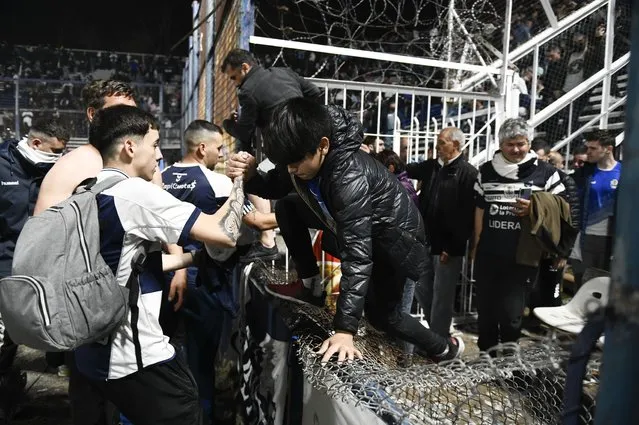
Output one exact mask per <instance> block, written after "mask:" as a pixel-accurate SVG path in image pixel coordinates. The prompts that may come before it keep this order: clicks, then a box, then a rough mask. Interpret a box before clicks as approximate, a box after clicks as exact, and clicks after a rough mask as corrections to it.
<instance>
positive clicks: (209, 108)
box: [204, 0, 216, 121]
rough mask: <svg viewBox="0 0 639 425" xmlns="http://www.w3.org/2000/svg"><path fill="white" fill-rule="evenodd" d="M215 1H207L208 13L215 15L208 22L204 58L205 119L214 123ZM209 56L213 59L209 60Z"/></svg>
mask: <svg viewBox="0 0 639 425" xmlns="http://www.w3.org/2000/svg"><path fill="white" fill-rule="evenodd" d="M214 10H215V1H214V0H206V12H207V14H208V13H211V12H213V14H212V15H211V16H209V18H208V20H207V21H206V41H205V43H204V45H205V50H204V55H205V56H204V57H205V60H206V61H207V62H206V71H205V72H206V95H205V98H206V111H205V118H206V119H207V120H208V121H213V91H214V90H215V69H214V67H215V52H214V51H213V43H214V42H215V34H213V33H214V32H215V16H216V13H215V12H214ZM209 54H211V55H212V56H213V57H212V58H209Z"/></svg>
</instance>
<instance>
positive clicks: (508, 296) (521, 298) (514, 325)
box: [475, 256, 537, 351]
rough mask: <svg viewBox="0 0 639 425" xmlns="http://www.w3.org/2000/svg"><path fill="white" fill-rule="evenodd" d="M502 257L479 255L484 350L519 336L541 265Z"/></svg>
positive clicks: (477, 270) (479, 310)
mask: <svg viewBox="0 0 639 425" xmlns="http://www.w3.org/2000/svg"><path fill="white" fill-rule="evenodd" d="M500 260H502V259H500V258H496V257H494V256H493V257H488V256H478V258H477V262H476V265H475V279H476V282H477V315H478V321H479V339H478V341H477V345H478V346H479V349H480V350H482V351H486V350H488V349H489V348H491V347H494V346H495V345H497V344H498V343H500V342H501V343H506V342H515V341H517V340H518V339H519V334H520V331H521V322H522V316H523V313H524V307H525V306H526V295H527V293H528V291H529V290H530V288H531V287H532V285H533V283H534V281H535V278H536V275H537V268H535V267H529V266H520V265H517V264H515V263H514V262H508V261H503V260H502V261H500Z"/></svg>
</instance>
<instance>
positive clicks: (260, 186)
mask: <svg viewBox="0 0 639 425" xmlns="http://www.w3.org/2000/svg"><path fill="white" fill-rule="evenodd" d="M244 190H245V191H246V192H247V193H250V194H252V195H257V196H259V197H260V198H264V199H281V198H283V197H285V196H286V195H288V194H289V192H291V190H293V182H292V181H291V177H290V175H289V174H288V172H286V171H285V170H284V169H283V168H282V167H275V168H274V169H272V170H270V171H269V172H268V173H261V172H259V171H258V172H257V173H256V174H255V176H253V178H251V180H248V181H247V182H246V183H245V184H244Z"/></svg>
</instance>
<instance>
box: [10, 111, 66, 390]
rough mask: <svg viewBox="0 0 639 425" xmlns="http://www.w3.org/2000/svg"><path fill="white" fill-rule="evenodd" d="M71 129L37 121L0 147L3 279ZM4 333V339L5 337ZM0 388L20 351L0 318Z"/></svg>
mask: <svg viewBox="0 0 639 425" xmlns="http://www.w3.org/2000/svg"><path fill="white" fill-rule="evenodd" d="M68 141H69V130H68V129H67V128H66V127H65V126H64V125H62V124H61V123H59V122H58V121H57V120H55V119H41V120H38V121H36V122H35V123H34V124H33V126H32V127H31V130H30V131H29V134H28V135H27V137H25V138H24V139H22V140H21V141H19V142H18V141H17V140H7V141H6V142H4V143H2V144H1V145H0V188H1V189H0V278H3V277H6V276H9V275H10V274H11V263H12V261H13V251H14V249H15V246H16V241H17V240H18V236H19V235H20V232H21V231H22V227H23V226H24V224H25V223H26V221H27V218H29V216H31V215H32V214H33V209H34V207H35V203H36V200H37V199H38V192H39V191H40V184H41V183H42V179H43V178H44V175H45V174H46V173H47V171H49V169H50V168H51V167H52V166H53V164H54V163H55V162H56V161H57V160H58V158H60V156H62V153H63V152H64V150H65V148H66V144H67V142H68ZM3 334H4V338H2V337H3ZM0 342H2V348H0V387H1V386H3V383H4V381H5V379H4V377H5V375H7V373H8V372H9V370H10V369H11V366H12V364H13V359H14V358H15V355H16V352H17V349H18V347H17V345H15V344H14V343H13V341H11V339H10V337H9V335H8V334H7V333H6V332H4V326H3V323H2V318H0Z"/></svg>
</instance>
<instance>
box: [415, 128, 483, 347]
mask: <svg viewBox="0 0 639 425" xmlns="http://www.w3.org/2000/svg"><path fill="white" fill-rule="evenodd" d="M463 146H464V133H463V132H462V131H461V130H460V129H458V128H456V127H448V128H445V129H443V130H442V131H441V132H440V133H439V135H438V136H437V145H436V149H437V159H429V160H426V161H424V162H420V163H417V164H409V165H407V167H406V171H407V173H408V176H409V177H410V178H412V179H417V180H421V182H422V189H421V192H420V194H419V209H420V212H421V213H422V216H423V217H424V222H425V225H426V226H425V227H426V235H427V238H428V241H429V243H430V245H431V248H430V254H431V256H432V263H433V266H434V267H433V269H434V279H430V280H429V281H428V282H426V283H424V282H420V283H419V285H418V286H417V287H416V288H415V294H416V297H417V299H418V301H419V303H420V304H421V306H422V307H423V308H424V315H425V317H426V319H427V320H428V321H429V324H430V327H431V329H432V330H433V331H434V332H436V333H438V334H440V335H442V336H444V337H448V336H449V329H450V324H451V322H452V318H453V303H454V300H455V289H456V287H457V282H459V277H460V273H461V268H462V262H463V258H464V255H465V254H466V244H467V242H468V239H469V238H470V235H471V233H472V230H473V214H474V211H475V195H474V191H473V185H474V184H475V180H476V178H477V169H476V168H475V167H473V166H472V165H470V164H469V163H468V162H467V161H466V160H465V159H464V157H463V155H462V153H461V150H462V147H463ZM424 261H430V259H424Z"/></svg>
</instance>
